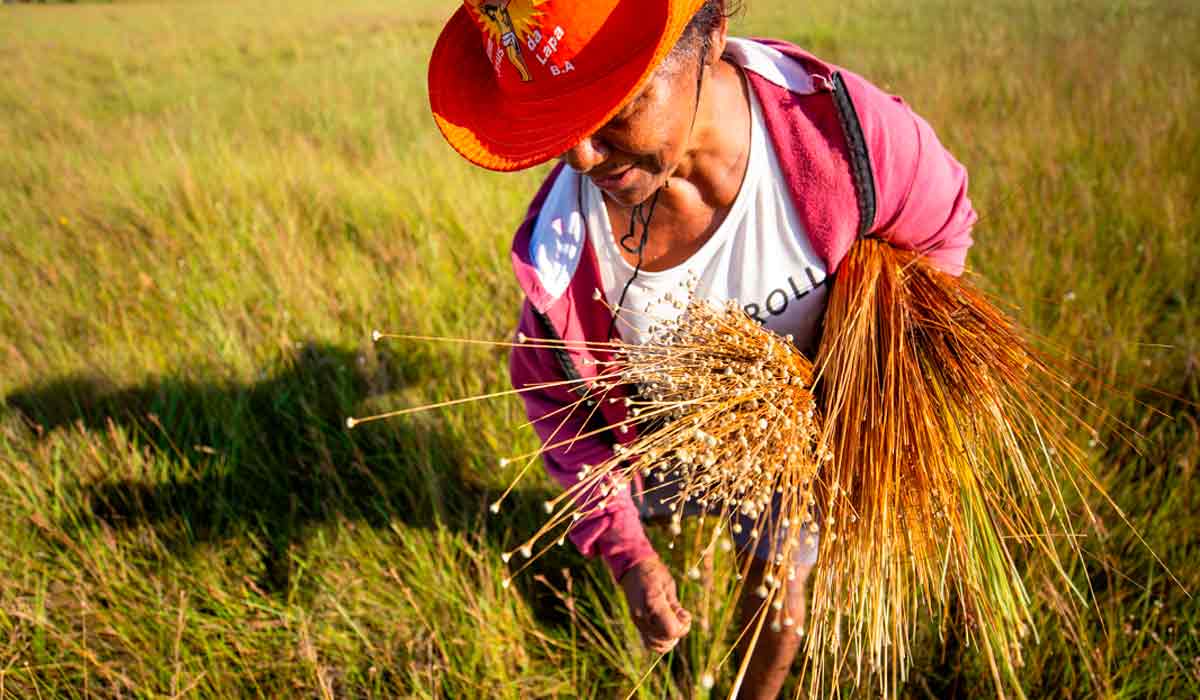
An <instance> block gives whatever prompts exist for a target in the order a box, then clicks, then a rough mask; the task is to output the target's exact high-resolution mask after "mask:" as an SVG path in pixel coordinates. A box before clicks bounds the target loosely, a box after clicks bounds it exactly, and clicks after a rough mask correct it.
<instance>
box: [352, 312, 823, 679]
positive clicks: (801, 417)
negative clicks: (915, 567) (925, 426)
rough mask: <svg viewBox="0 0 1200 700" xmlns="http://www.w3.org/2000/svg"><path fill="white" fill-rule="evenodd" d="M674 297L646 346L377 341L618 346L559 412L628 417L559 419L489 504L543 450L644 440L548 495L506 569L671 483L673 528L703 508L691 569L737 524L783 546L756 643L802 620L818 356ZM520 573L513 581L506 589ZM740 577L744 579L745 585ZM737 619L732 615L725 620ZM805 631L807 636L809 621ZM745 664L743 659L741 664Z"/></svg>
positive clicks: (507, 556)
mask: <svg viewBox="0 0 1200 700" xmlns="http://www.w3.org/2000/svg"><path fill="white" fill-rule="evenodd" d="M668 301H672V302H673V303H674V304H675V306H676V308H679V309H681V310H682V314H681V315H680V316H679V317H678V318H677V319H674V320H671V321H662V320H660V321H659V322H658V325H657V326H654V327H652V330H653V333H652V337H651V340H650V341H649V342H648V343H647V344H645V345H631V344H627V343H624V342H621V341H615V342H602V343H566V342H564V341H561V340H550V339H542V338H527V337H524V336H520V337H519V338H518V340H517V342H516V343H512V344H507V343H493V342H489V341H474V340H463V339H448V338H430V337H422V336H404V335H394V334H383V333H379V332H376V333H375V335H374V339H375V340H377V341H378V340H381V339H384V338H391V339H415V340H436V341H448V342H452V343H471V344H484V345H512V346H513V348H514V350H513V351H514V352H521V351H523V350H524V349H531V348H564V347H566V346H567V345H571V346H572V347H579V346H587V347H589V348H590V349H591V350H593V351H598V352H599V353H600V354H602V355H603V356H608V357H611V358H612V359H611V360H606V361H601V362H600V365H601V366H600V367H599V372H598V376H597V378H596V379H594V380H592V381H591V382H590V384H588V386H587V392H586V394H585V395H584V396H583V397H581V398H579V399H578V400H577V401H575V402H574V403H571V404H569V405H567V406H564V407H563V408H562V409H560V411H559V418H560V419H562V420H563V424H565V423H566V418H567V417H568V416H570V415H571V414H573V413H575V412H584V414H585V415H588V416H589V417H590V416H593V415H595V413H596V412H597V411H596V405H598V404H599V403H600V402H602V401H624V402H625V404H626V407H627V409H628V411H627V415H628V418H627V419H626V420H625V421H624V422H623V423H621V424H618V425H613V426H604V427H602V428H598V429H595V430H593V431H591V432H587V433H583V432H577V433H575V434H563V432H564V431H563V430H562V427H561V425H560V428H559V430H558V431H555V433H554V434H553V435H552V437H551V438H550V439H549V440H547V441H545V442H544V443H543V444H542V445H541V446H540V447H539V448H538V449H537V450H536V451H534V452H532V453H529V454H524V455H517V456H513V457H506V458H503V459H501V460H500V461H501V465H502V466H504V465H507V464H509V463H510V462H513V461H515V460H521V459H524V460H526V461H525V464H524V466H523V468H522V469H520V471H519V473H518V476H517V477H516V479H514V481H513V482H512V484H511V485H510V486H509V487H508V489H507V490H506V491H505V492H504V493H503V494H502V495H501V496H500V498H499V499H497V500H496V501H495V502H494V503H493V504H492V506H491V510H492V512H493V513H499V512H500V510H501V507H502V502H503V501H504V499H505V498H506V497H507V496H508V494H509V493H511V492H512V490H513V488H515V486H516V485H517V483H518V482H519V480H520V479H521V478H522V477H523V476H524V475H525V474H526V473H527V471H528V470H529V468H530V467H531V466H532V465H534V464H536V463H537V462H538V461H539V459H540V458H541V456H542V454H543V453H545V452H547V451H549V450H552V449H558V448H565V447H568V446H570V445H571V444H572V443H573V442H575V441H577V440H579V439H581V438H586V437H590V436H592V435H595V434H598V433H607V432H608V431H610V430H614V429H615V430H620V431H625V430H627V429H630V428H633V427H636V428H637V431H638V432H637V437H636V438H635V439H634V440H633V441H631V442H630V443H628V444H626V445H617V446H616V447H615V449H614V452H613V455H612V457H611V458H610V459H608V460H606V461H604V462H603V463H601V464H594V465H584V467H583V469H582V471H581V472H580V474H579V481H578V483H577V484H576V485H574V486H573V487H571V488H568V489H566V490H565V491H564V492H563V493H562V494H560V495H559V496H558V497H557V498H555V499H553V500H551V501H547V502H546V503H545V508H546V512H547V514H548V515H549V517H548V519H547V521H546V522H545V524H544V525H543V526H542V527H541V528H540V529H539V530H538V531H537V532H536V533H534V534H533V536H532V537H530V538H529V539H528V540H527V541H525V542H524V543H522V544H521V545H520V546H518V547H516V548H515V549H513V550H511V551H509V552H506V553H504V554H503V556H502V558H503V560H504V561H505V562H509V561H510V560H511V559H512V558H513V556H514V555H515V554H518V553H519V554H520V555H521V556H522V557H523V558H524V559H525V560H527V561H526V562H525V563H524V564H523V566H521V567H520V568H518V569H517V570H516V571H515V572H513V573H512V574H511V576H515V575H517V574H519V573H520V572H521V571H523V570H524V569H525V568H526V567H528V566H529V565H530V564H532V563H533V561H534V560H536V559H537V558H538V557H539V556H540V555H541V554H543V553H544V552H545V551H546V550H547V549H549V548H550V547H552V546H554V545H555V544H560V545H561V544H563V543H564V541H565V535H566V532H567V531H568V530H569V528H570V527H571V525H572V523H574V522H576V521H578V520H579V519H581V518H583V517H585V516H587V515H588V514H590V513H592V512H593V511H595V510H598V509H603V508H604V507H606V505H607V499H609V498H611V497H613V496H614V495H616V494H619V493H621V492H622V491H623V490H624V489H627V488H628V487H629V485H630V484H631V483H632V482H633V481H634V479H635V478H636V477H637V476H638V475H639V474H640V476H641V477H642V480H643V496H649V495H651V494H653V493H654V491H656V490H658V489H670V491H669V493H671V495H670V496H668V497H666V498H664V499H663V500H664V503H665V504H666V505H667V507H668V508H669V510H670V511H671V512H672V516H671V517H670V528H671V534H672V536H673V538H674V536H677V535H679V534H681V532H682V522H681V521H682V517H683V512H684V504H685V503H691V504H694V505H695V506H698V507H699V508H700V509H701V510H702V511H703V512H704V513H705V514H706V515H705V518H704V519H703V521H702V522H703V523H704V525H702V527H701V528H700V537H698V538H697V540H696V542H695V544H696V546H695V547H693V548H692V549H691V551H690V552H688V553H687V555H686V556H689V557H691V558H692V561H691V562H689V567H688V568H689V570H690V572H692V574H693V576H696V575H698V573H696V572H698V571H699V568H700V567H701V565H702V560H703V559H704V558H706V557H708V556H711V555H712V553H713V549H714V548H715V547H717V546H723V549H729V548H730V547H731V542H730V541H729V539H728V538H727V537H724V536H723V535H725V534H726V533H727V532H729V531H730V530H732V531H733V532H734V533H735V534H737V533H742V532H743V528H744V525H743V524H742V523H748V524H749V526H750V531H749V532H746V533H745V534H746V535H748V536H749V540H750V541H751V542H756V541H757V540H758V539H760V538H763V537H768V536H769V537H772V541H773V542H777V543H779V544H777V545H776V557H775V558H774V560H773V561H771V562H768V570H767V574H766V576H765V581H766V583H765V584H764V585H763V586H761V587H760V588H759V589H758V590H757V591H756V592H757V595H758V596H759V597H760V598H761V599H762V605H761V607H760V614H759V616H758V618H757V620H758V622H757V624H756V627H755V629H754V630H752V631H745V630H743V633H744V634H751V635H752V639H751V642H750V648H753V644H754V641H753V640H755V639H757V636H758V634H759V632H760V631H761V628H762V626H763V624H765V623H766V620H767V619H768V618H770V619H771V626H772V628H774V629H782V628H783V627H787V626H792V625H794V621H793V620H791V618H788V617H786V615H785V613H784V606H783V598H784V594H785V593H786V591H785V589H784V585H785V583H786V582H787V581H789V580H792V579H794V578H795V576H796V575H797V572H796V571H795V569H794V567H793V565H792V561H793V553H794V552H795V551H796V549H797V548H799V547H802V546H804V547H812V546H813V545H815V538H816V536H817V533H818V532H819V530H820V527H819V525H818V524H817V522H816V518H815V517H814V516H815V514H814V508H815V506H816V503H817V501H816V496H815V488H816V474H817V471H818V468H819V466H820V465H821V464H822V463H823V462H827V461H828V460H829V459H831V458H832V454H831V453H830V451H829V450H827V449H825V448H823V447H822V446H821V445H822V443H821V442H820V440H819V437H820V423H819V417H818V416H817V413H816V403H815V399H814V396H813V393H812V380H813V376H812V375H813V370H812V363H811V362H810V361H809V360H808V359H807V358H806V357H804V355H803V354H801V353H800V352H799V351H798V350H797V349H796V348H795V346H794V345H793V344H792V342H791V340H792V339H791V338H790V337H783V338H781V337H779V336H777V335H775V334H774V333H772V332H771V331H769V330H767V329H765V328H763V327H762V326H761V325H759V324H758V323H757V322H755V321H754V320H752V319H751V318H749V317H748V316H746V314H745V313H744V312H743V311H742V310H741V308H740V307H739V306H738V305H737V304H736V303H734V302H730V303H727V304H725V305H720V306H718V305H714V304H711V303H710V302H707V301H704V300H700V299H697V298H695V297H694V296H693V295H691V294H690V293H687V294H686V298H685V299H680V300H668ZM614 311H615V309H614ZM623 313H626V314H629V313H633V312H632V311H631V310H624V311H623ZM582 381H583V380H566V381H561V382H554V383H550V384H539V385H533V386H526V387H520V388H517V389H513V390H511V391H503V392H498V393H495V394H488V395H485V396H478V397H470V398H465V399H456V400H452V401H446V402H442V403H438V404H433V405H427V406H417V407H414V408H409V409H404V410H400V411H394V412H391V413H386V414H382V415H378V416H371V417H368V418H362V419H354V418H352V419H349V420H348V421H347V424H348V426H349V427H351V428H353V427H355V426H357V425H358V424H360V423H364V422H367V421H372V420H379V419H382V418H389V417H394V416H399V415H404V414H408V413H414V412H418V411H424V410H428V409H431V408H438V407H442V406H448V405H454V404H459V403H464V402H468V401H475V400H480V399H486V398H493V397H497V396H503V395H508V394H519V393H522V392H526V391H537V390H542V389H545V388H548V387H561V386H570V385H573V384H576V383H579V382H582ZM618 387H620V388H622V389H623V390H624V391H623V392H622V393H629V394H630V398H621V399H618V398H613V397H612V395H613V394H614V393H616V392H615V390H616V389H618ZM589 406H591V408H589ZM589 423H590V420H589ZM709 525H711V529H709V528H708V526H709ZM672 546H674V542H672ZM511 576H510V577H509V578H506V579H505V580H504V585H505V586H506V587H507V586H508V585H509V582H510V580H511ZM739 579H740V577H739ZM740 588H741V585H740V584H739V585H738V586H737V590H740ZM730 610H732V608H731V609H730ZM728 622H729V620H728V619H726V620H725V622H724V623H723V624H722V627H723V628H724V627H725V626H727V625H728ZM797 632H798V633H799V634H801V635H802V634H803V633H804V632H803V629H802V628H798V629H797ZM727 660H728V656H726V657H723V658H720V659H717V658H715V657H711V656H710V659H709V662H708V668H707V669H706V673H705V678H711V677H712V672H714V671H715V670H716V669H717V668H718V667H720V666H722V665H723V664H724V663H725V661H727ZM744 668H745V666H744V665H743V668H742V672H744ZM740 675H741V674H740V673H739V676H740Z"/></svg>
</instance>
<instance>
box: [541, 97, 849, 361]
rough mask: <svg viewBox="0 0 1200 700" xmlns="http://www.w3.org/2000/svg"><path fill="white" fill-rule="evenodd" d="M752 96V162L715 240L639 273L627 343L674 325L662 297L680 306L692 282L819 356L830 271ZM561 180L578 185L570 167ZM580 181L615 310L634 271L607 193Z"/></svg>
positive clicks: (625, 319)
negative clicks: (669, 265) (615, 226)
mask: <svg viewBox="0 0 1200 700" xmlns="http://www.w3.org/2000/svg"><path fill="white" fill-rule="evenodd" d="M748 92H749V94H750V112H751V120H750V123H751V126H750V156H749V161H748V163H747V165H746V175H745V178H744V179H743V180H742V186H741V189H740V190H739V191H738V194H737V197H736V198H735V199H734V202H733V206H731V207H730V209H729V214H728V215H727V216H726V217H725V220H724V221H723V222H722V223H721V226H720V227H719V228H718V229H717V230H716V232H714V233H713V235H712V238H710V239H708V241H706V242H705V243H704V245H703V246H701V247H700V249H699V250H697V251H696V252H695V254H693V255H692V256H691V257H690V258H688V259H687V260H686V261H684V262H683V263H680V264H679V265H676V266H675V267H672V268H670V269H668V270H661V271H658V272H646V271H645V270H643V271H641V272H640V273H639V274H638V276H637V279H636V280H634V282H633V284H631V285H630V286H629V291H628V292H627V293H626V295H625V302H624V304H623V305H622V308H623V309H625V310H624V311H622V312H621V320H619V321H618V322H617V328H618V330H619V332H620V334H621V337H622V338H623V339H624V340H625V341H626V342H630V343H644V342H646V340H647V339H648V328H649V326H651V325H653V324H655V323H659V322H660V321H661V320H671V319H674V318H677V317H678V315H679V314H680V313H681V311H680V310H679V309H676V308H675V307H674V306H673V305H672V304H670V303H668V302H666V301H665V297H666V295H667V294H671V295H672V296H673V297H674V298H676V299H678V298H679V297H680V296H681V294H682V293H686V289H687V285H688V284H689V279H693V278H694V279H693V281H695V283H696V293H697V295H699V296H700V297H702V298H706V299H712V300H714V301H718V302H724V301H726V300H729V299H736V300H737V302H738V304H740V305H741V306H742V308H743V309H744V310H745V311H746V313H747V314H748V315H750V316H751V317H753V318H755V319H757V320H758V321H759V322H761V323H765V324H766V326H767V327H768V328H770V329H771V330H773V331H775V332H776V333H778V334H779V335H786V334H789V333H790V334H792V335H793V336H794V338H795V344H796V346H797V347H798V348H800V349H801V350H804V351H809V352H811V351H814V350H815V349H816V345H817V341H818V337H817V333H818V332H819V328H820V322H821V317H822V316H823V314H824V312H825V305H826V301H827V288H828V285H826V284H824V282H825V278H826V270H825V265H824V263H823V262H822V261H821V259H820V258H818V257H817V255H816V253H814V252H813V248H812V244H811V243H810V242H809V239H808V233H807V232H806V231H805V230H804V227H803V226H802V225H801V223H800V220H799V219H798V218H797V216H796V211H795V208H794V207H793V205H792V200H791V195H790V194H789V193H788V189H787V184H786V183H785V182H784V178H783V172H782V170H781V169H780V167H779V159H778V158H777V157H776V156H775V149H774V148H773V147H772V145H771V142H770V138H769V135H768V134H767V131H766V125H765V122H764V121H763V116H762V108H761V107H760V105H759V103H758V98H757V97H756V96H755V95H754V91H753V90H750V91H748ZM563 174H564V176H567V177H573V178H578V175H577V174H575V173H574V172H573V171H571V170H570V169H569V168H567V169H565V170H564V171H563ZM580 179H581V180H582V181H583V193H582V194H583V208H584V211H585V215H586V217H587V222H588V226H587V230H588V235H589V237H590V238H591V243H592V246H593V247H594V248H595V250H596V257H597V260H598V261H599V264H600V276H601V280H602V282H603V285H604V293H605V296H606V298H607V299H608V301H609V303H610V304H616V303H617V300H618V299H620V297H621V291H622V290H623V289H624V288H625V283H626V282H628V281H629V279H630V278H631V277H632V276H633V272H634V268H633V266H632V265H630V264H629V263H628V262H626V261H625V259H624V258H623V257H621V253H620V250H619V249H618V247H617V241H616V239H615V238H614V236H613V231H612V223H611V222H610V221H609V219H608V210H607V209H606V208H605V206H604V200H603V196H604V195H603V193H602V192H601V191H600V189H599V188H597V187H596V186H595V185H594V184H592V181H591V180H589V179H588V178H580ZM639 233H640V232H639Z"/></svg>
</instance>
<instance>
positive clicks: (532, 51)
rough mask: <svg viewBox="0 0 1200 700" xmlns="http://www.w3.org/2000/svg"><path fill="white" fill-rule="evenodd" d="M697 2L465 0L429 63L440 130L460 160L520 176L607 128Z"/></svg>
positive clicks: (699, 2) (679, 31) (670, 45)
mask: <svg viewBox="0 0 1200 700" xmlns="http://www.w3.org/2000/svg"><path fill="white" fill-rule="evenodd" d="M703 4H704V0H465V2H463V6H462V7H460V8H459V9H458V11H457V12H455V13H454V16H453V17H451V18H450V21H449V22H447V23H446V26H445V27H444V28H443V29H442V34H441V36H440V37H438V40H437V44H436V45H435V46H434V48H433V56H432V57H431V58H430V60H429V104H430V106H431V107H432V108H433V117H434V119H435V120H436V121H437V125H438V128H439V129H441V130H442V134H443V135H444V136H445V137H446V140H447V141H449V142H450V145H451V146H453V147H454V149H455V150H456V151H458V152H459V153H461V154H462V155H463V156H464V157H466V158H467V160H470V161H471V162H473V163H476V164H478V165H481V166H483V167H485V168H489V169H491V170H520V169H522V168H528V167H530V166H533V165H537V164H538V163H544V162H545V161H548V160H550V159H551V158H554V157H556V156H559V155H561V154H562V153H563V152H565V151H566V150H567V149H569V148H570V147H571V146H574V145H575V144H576V143H578V142H579V141H581V140H582V139H583V138H584V137H586V136H588V135H589V134H591V133H593V132H595V131H596V130H597V129H599V128H600V127H602V126H604V124H606V123H607V122H608V121H609V120H610V119H612V117H613V116H614V115H615V114H616V113H617V112H619V111H620V110H621V108H622V107H623V106H624V105H625V103H626V102H627V101H628V100H629V99H630V98H632V97H633V96H634V95H635V94H637V92H638V90H640V89H641V87H642V86H643V85H644V84H645V83H646V81H647V80H649V78H650V76H651V75H652V74H653V73H654V70H655V69H656V68H657V67H658V65H659V64H660V63H662V60H663V59H664V58H665V57H666V56H667V54H668V53H670V52H671V49H672V48H674V46H675V43H676V42H677V41H678V40H679V37H680V36H681V35H682V34H683V30H684V28H686V27H687V24H688V22H689V21H691V19H692V16H693V15H695V13H696V11H697V10H699V9H700V6H701V5H703Z"/></svg>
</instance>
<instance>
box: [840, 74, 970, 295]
mask: <svg viewBox="0 0 1200 700" xmlns="http://www.w3.org/2000/svg"><path fill="white" fill-rule="evenodd" d="M843 75H844V77H845V80H846V84H847V87H848V89H849V91H850V96H851V98H852V99H853V101H854V105H855V111H856V112H857V114H858V118H859V123H860V124H861V126H862V131H863V138H864V140H865V142H866V144H867V151H868V153H869V154H870V161H871V169H872V175H873V177H874V182H875V219H874V224H873V225H872V227H871V229H870V232H871V233H873V234H876V235H878V236H879V237H881V238H883V239H884V240H886V241H888V242H890V243H892V244H894V245H896V246H898V247H900V248H905V249H907V250H918V251H924V252H925V253H926V255H927V257H928V258H929V259H930V260H931V261H932V262H933V263H934V264H935V265H937V266H938V267H939V268H941V269H942V270H944V271H946V272H948V273H950V274H953V275H960V274H962V271H963V266H964V263H965V262H966V257H967V249H968V248H970V247H971V243H972V240H971V228H972V226H974V224H975V221H976V220H977V218H978V217H977V215H976V213H975V210H974V209H973V208H972V206H971V200H970V199H969V198H968V197H967V171H966V168H964V167H963V166H962V164H960V163H959V162H958V161H957V160H955V159H954V156H952V155H950V153H949V152H948V151H947V150H946V149H945V148H944V147H943V146H942V144H941V142H940V141H938V138H937V135H936V134H934V132H933V128H932V127H930V126H929V124H928V123H927V122H926V121H925V120H924V119H922V118H921V117H919V116H918V115H917V114H915V113H914V112H913V111H912V110H911V109H909V107H908V105H907V104H905V103H904V101H903V100H901V99H900V98H899V97H894V96H892V95H888V94H887V93H885V92H883V91H882V90H880V89H879V88H877V87H875V86H874V85H872V84H871V83H869V82H867V81H866V80H865V79H863V78H862V77H860V76H857V75H854V74H853V73H850V72H849V71H844V72H843Z"/></svg>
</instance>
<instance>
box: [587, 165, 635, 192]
mask: <svg viewBox="0 0 1200 700" xmlns="http://www.w3.org/2000/svg"><path fill="white" fill-rule="evenodd" d="M632 179H633V166H632V165H630V166H628V167H626V168H625V169H624V170H620V171H618V172H615V173H611V174H609V175H605V176H603V177H593V178H592V182H593V183H594V184H595V185H596V187H599V188H600V189H602V190H605V191H607V192H615V191H616V190H619V189H622V188H624V187H625V186H626V185H628V184H629V182H630V181H631V180H632Z"/></svg>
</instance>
